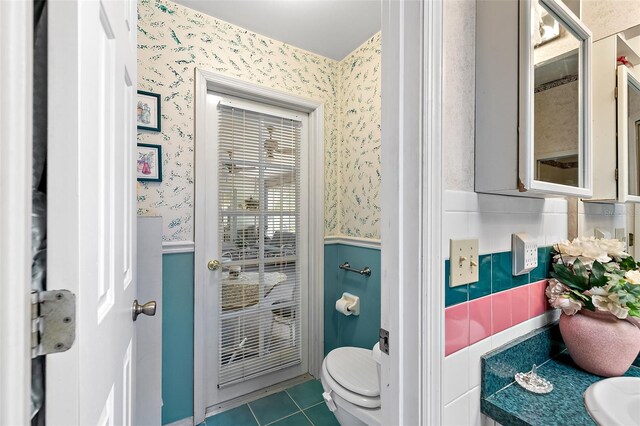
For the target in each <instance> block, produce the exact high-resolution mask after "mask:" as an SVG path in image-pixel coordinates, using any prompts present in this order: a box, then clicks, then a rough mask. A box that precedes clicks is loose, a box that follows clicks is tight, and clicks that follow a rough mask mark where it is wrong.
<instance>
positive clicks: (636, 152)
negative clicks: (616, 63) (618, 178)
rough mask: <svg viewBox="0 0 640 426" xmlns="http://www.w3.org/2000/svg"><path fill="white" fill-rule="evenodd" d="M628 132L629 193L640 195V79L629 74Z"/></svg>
mask: <svg viewBox="0 0 640 426" xmlns="http://www.w3.org/2000/svg"><path fill="white" fill-rule="evenodd" d="M627 132H628V141H629V142H628V143H629V159H628V161H629V176H628V179H629V195H635V196H640V81H638V80H637V79H636V78H635V77H633V75H632V74H631V73H628V76H627Z"/></svg>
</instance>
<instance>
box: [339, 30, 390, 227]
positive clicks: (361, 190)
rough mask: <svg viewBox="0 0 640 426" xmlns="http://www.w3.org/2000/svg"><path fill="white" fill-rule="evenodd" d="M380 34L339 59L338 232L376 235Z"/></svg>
mask: <svg viewBox="0 0 640 426" xmlns="http://www.w3.org/2000/svg"><path fill="white" fill-rule="evenodd" d="M380 50H381V38H380V33H377V34H376V35H375V36H373V37H372V38H370V39H369V40H367V41H366V42H365V43H364V44H363V45H362V46H360V47H359V48H358V49H356V50H355V51H353V52H352V53H351V54H350V55H349V56H347V57H346V58H344V59H343V60H342V61H340V63H339V69H340V73H339V86H340V88H339V90H338V99H339V111H340V113H339V119H340V128H341V129H342V131H341V133H342V134H341V136H342V141H341V143H340V145H339V152H340V155H339V161H340V165H339V168H338V170H339V172H338V186H339V190H338V198H339V214H338V218H339V219H338V220H339V227H340V234H342V235H348V236H354V237H364V238H380V224H379V222H380V139H381V134H380V111H381V98H380V83H381V81H380V59H381V54H380Z"/></svg>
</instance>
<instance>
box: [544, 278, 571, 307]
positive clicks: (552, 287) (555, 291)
mask: <svg viewBox="0 0 640 426" xmlns="http://www.w3.org/2000/svg"><path fill="white" fill-rule="evenodd" d="M545 294H546V295H547V298H548V299H549V303H550V304H552V305H553V303H554V302H555V301H556V299H557V298H558V297H560V296H563V295H567V294H568V288H567V287H566V286H565V285H564V284H562V283H561V282H560V281H558V280H556V279H555V278H552V279H550V280H549V285H548V286H547V289H546V290H545Z"/></svg>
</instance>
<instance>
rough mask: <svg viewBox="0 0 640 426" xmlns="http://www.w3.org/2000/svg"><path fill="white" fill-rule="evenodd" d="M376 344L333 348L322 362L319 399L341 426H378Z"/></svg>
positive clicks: (378, 395)
mask: <svg viewBox="0 0 640 426" xmlns="http://www.w3.org/2000/svg"><path fill="white" fill-rule="evenodd" d="M380 357H381V352H380V344H379V343H376V345H375V346H374V347H373V349H372V350H369V349H363V348H354V347H350V346H347V347H342V348H337V349H334V350H332V351H331V352H329V354H328V355H327V356H326V357H325V359H324V361H322V371H321V372H320V381H321V382H322V387H323V388H324V393H323V394H322V396H323V397H324V400H325V402H326V404H327V407H329V410H331V411H332V412H333V414H334V415H335V416H336V419H338V422H339V423H340V425H341V426H356V425H370V426H379V425H381V424H382V423H381V415H380Z"/></svg>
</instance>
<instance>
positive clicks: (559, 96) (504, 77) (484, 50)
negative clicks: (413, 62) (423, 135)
mask: <svg viewBox="0 0 640 426" xmlns="http://www.w3.org/2000/svg"><path fill="white" fill-rule="evenodd" d="M578 8H579V6H578ZM475 129H476V149H475V158H476V164H475V173H476V174H475V190H476V192H486V193H497V194H506V195H520V196H528V197H544V196H548V195H572V196H580V197H583V198H588V197H590V196H591V194H592V157H591V32H590V31H589V30H588V29H587V27H586V26H585V25H584V24H583V23H582V22H581V21H580V19H579V18H578V17H577V16H576V14H574V13H573V12H572V10H570V9H569V8H568V7H567V6H566V5H565V4H564V3H562V2H560V1H556V0H520V1H508V2H505V1H495V0H479V1H478V2H477V12H476V124H475Z"/></svg>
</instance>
